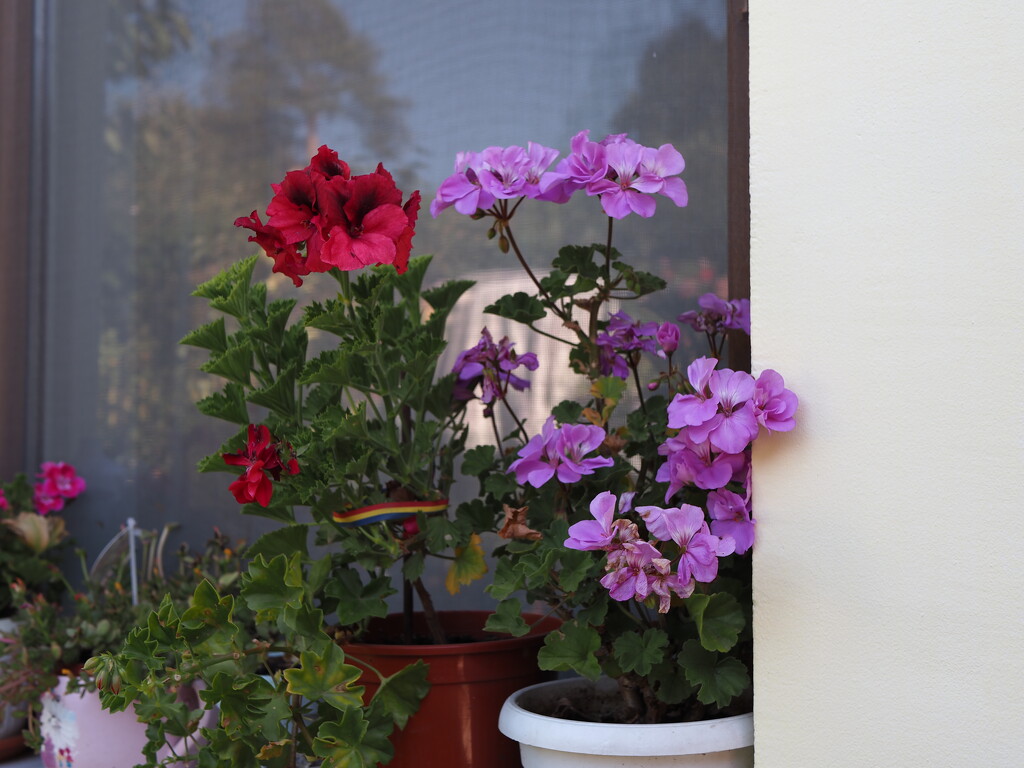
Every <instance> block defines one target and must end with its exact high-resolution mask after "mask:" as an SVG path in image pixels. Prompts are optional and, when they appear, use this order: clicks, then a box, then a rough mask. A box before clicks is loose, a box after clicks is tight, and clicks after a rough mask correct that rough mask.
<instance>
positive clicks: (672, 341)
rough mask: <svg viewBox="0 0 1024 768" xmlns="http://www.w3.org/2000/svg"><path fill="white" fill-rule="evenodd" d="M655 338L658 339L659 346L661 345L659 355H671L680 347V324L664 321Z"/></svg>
mask: <svg viewBox="0 0 1024 768" xmlns="http://www.w3.org/2000/svg"><path fill="white" fill-rule="evenodd" d="M654 338H655V339H657V341H658V346H659V347H661V349H660V350H659V351H658V356H659V357H665V356H667V355H671V354H672V353H673V352H675V351H676V350H677V349H678V348H679V326H678V325H676V324H675V323H662V324H661V325H659V326H658V330H657V332H656V333H655V334H654Z"/></svg>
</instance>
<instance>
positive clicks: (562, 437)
mask: <svg viewBox="0 0 1024 768" xmlns="http://www.w3.org/2000/svg"><path fill="white" fill-rule="evenodd" d="M604 439H605V431H604V430H603V429H601V427H597V426H594V425H592V424H563V425H562V426H561V427H556V426H555V418H554V416H549V417H548V420H547V421H546V422H544V426H543V427H542V428H541V432H540V434H539V435H534V436H533V437H531V438H530V441H529V442H528V443H527V444H526V445H524V446H523V447H522V448H521V449H520V450H519V454H518V455H519V458H518V459H516V460H515V461H513V462H512V464H511V465H510V466H509V472H515V474H516V482H517V483H519V484H520V485H522V484H525V483H529V484H530V485H532V486H533V487H534V488H540V487H541V486H542V485H544V484H545V483H546V482H548V481H549V480H550V479H551V478H552V477H556V476H557V477H558V480H559V482H562V483H575V482H576V481H578V480H579V479H580V478H581V477H583V476H584V475H592V474H593V473H594V472H595V471H596V470H598V469H601V468H602V467H610V466H612V465H613V464H614V463H615V461H614V460H613V459H611V458H609V457H607V456H591V457H590V458H587V456H588V455H589V454H592V453H593V452H594V451H596V450H597V449H598V448H599V447H600V446H601V444H602V443H603V442H604Z"/></svg>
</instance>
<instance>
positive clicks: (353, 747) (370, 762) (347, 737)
mask: <svg viewBox="0 0 1024 768" xmlns="http://www.w3.org/2000/svg"><path fill="white" fill-rule="evenodd" d="M390 735H391V729H390V728H389V729H387V731H386V732H384V729H378V728H370V723H369V722H368V721H367V719H366V718H365V717H364V716H363V711H362V710H361V709H355V708H353V709H349V710H346V712H345V714H344V715H343V716H342V718H341V720H340V721H338V722H325V723H323V724H321V726H320V729H319V730H318V731H317V734H316V738H315V739H313V752H314V753H315V754H316V756H317V757H321V758H323V762H322V763H321V766H322V768H375V766H378V765H383V764H386V763H388V762H390V761H391V757H392V755H393V754H394V747H392V746H391V742H390V741H389V740H388V737H389V736H390Z"/></svg>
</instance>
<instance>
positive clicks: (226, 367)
mask: <svg viewBox="0 0 1024 768" xmlns="http://www.w3.org/2000/svg"><path fill="white" fill-rule="evenodd" d="M199 370H201V371H206V372H207V373H213V374H216V375H217V376H223V377H224V378H225V379H227V380H228V381H233V382H235V383H236V384H241V385H242V386H243V387H248V386H249V384H250V371H251V370H252V347H251V346H249V344H248V343H244V344H240V345H238V346H237V347H232V348H231V349H229V350H227V351H226V352H224V353H222V354H219V355H210V359H209V360H207V361H206V362H205V363H203V364H202V365H201V366H199Z"/></svg>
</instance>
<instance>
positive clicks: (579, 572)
mask: <svg viewBox="0 0 1024 768" xmlns="http://www.w3.org/2000/svg"><path fill="white" fill-rule="evenodd" d="M559 559H560V560H561V563H562V567H561V568H560V569H559V571H558V584H559V586H561V588H562V589H564V590H565V591H566V592H575V591H576V588H577V587H579V585H580V584H581V583H582V582H583V580H584V579H585V578H587V576H588V575H589V574H590V571H591V569H592V568H593V567H594V557H593V556H592V555H591V554H590V553H589V552H581V551H579V550H574V549H567V550H566V551H564V552H562V554H561V557H560V558H559Z"/></svg>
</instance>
